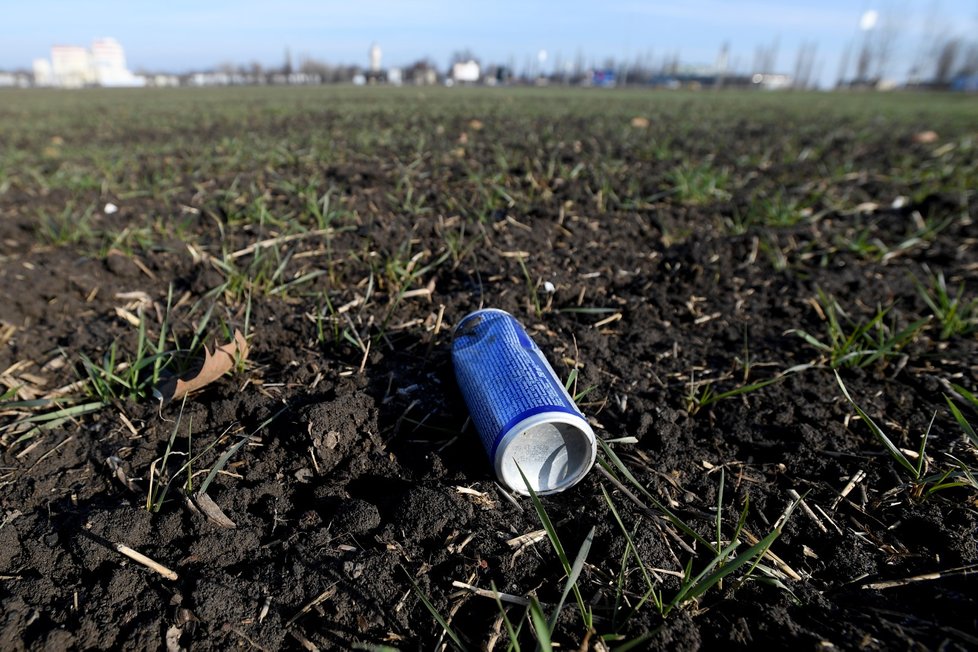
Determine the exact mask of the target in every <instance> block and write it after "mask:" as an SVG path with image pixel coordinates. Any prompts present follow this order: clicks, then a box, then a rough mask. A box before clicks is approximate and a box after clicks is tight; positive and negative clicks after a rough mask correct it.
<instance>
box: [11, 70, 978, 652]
mask: <svg viewBox="0 0 978 652" xmlns="http://www.w3.org/2000/svg"><path fill="white" fill-rule="evenodd" d="M976 116H978V103H976V98H974V97H968V96H964V95H941V94H926V95H925V94H919V95H918V94H904V93H894V94H868V93H867V94H859V93H850V94H836V93H746V92H665V91H653V90H642V89H628V90H605V89H565V88H535V89H528V88H494V89H486V88H452V89H445V88H382V87H376V88H374V87H367V88H346V87H323V88H228V89H172V90H162V89H161V90H150V89H145V90H139V91H123V90H120V91H112V92H108V91H94V90H93V91H80V92H55V91H30V92H27V91H24V92H3V93H0V451H2V460H0V500H2V506H3V511H2V513H0V604H2V613H3V616H2V620H0V647H2V648H3V649H11V650H14V649H28V648H30V649H34V648H40V647H44V646H47V647H52V648H63V647H72V648H76V649H90V648H100V649H104V648H109V647H125V648H127V649H143V648H146V649H159V648H160V647H165V648H166V649H168V650H177V649H181V648H185V649H189V648H191V647H192V648H193V649H197V650H210V649H215V650H217V649H220V650H224V649H228V648H230V647H239V646H240V647H249V646H250V647H257V648H259V649H280V648H284V649H293V648H294V649H314V648H318V649H330V648H342V649H347V648H350V647H352V646H361V647H366V648H367V649H386V647H385V646H388V647H393V648H397V649H433V648H439V647H441V646H442V645H446V646H450V647H460V648H473V649H478V648H479V647H480V646H485V647H487V648H489V649H496V650H504V649H513V648H520V647H522V648H524V649H531V648H535V647H536V646H537V645H540V646H542V647H544V648H546V647H547V646H549V645H550V644H551V643H554V644H558V643H559V645H560V647H561V649H578V648H582V649H594V650H604V649H629V645H631V646H632V649H635V648H637V647H649V646H654V647H668V648H670V649H682V650H685V649H696V648H698V647H707V648H721V647H722V648H724V649H729V648H730V647H754V646H762V645H764V644H773V645H777V646H779V647H787V646H792V647H795V646H798V645H801V646H803V647H815V646H821V647H826V646H834V647H839V648H847V649H848V648H857V647H858V648H864V647H865V648H870V649H877V648H878V649H885V648H894V647H897V648H917V647H923V648H937V647H942V646H943V647H945V648H947V649H967V648H974V647H975V646H976V645H978V623H976V617H975V614H976V613H978V604H976V599H975V595H976V592H975V591H974V579H973V578H974V577H975V575H974V571H975V570H978V566H976V564H978V544H976V539H975V531H976V528H978V509H976V507H978V505H976V497H978V480H976V479H975V477H976V472H978V471H976V469H978V437H976V435H975V431H974V426H976V425H978V400H976V399H975V396H974V393H975V392H976V391H978V386H976V384H978V335H976V333H978V282H976V278H978V275H976V273H978V254H976V246H978V241H976V238H975V226H974V222H975V219H976V217H978V204H976V199H978V198H976V188H978V117H976ZM480 307H497V308H502V309H505V310H508V311H510V312H511V313H513V314H514V315H515V316H516V317H517V319H519V320H520V321H521V322H522V323H523V324H524V325H525V326H526V327H527V329H528V330H529V332H530V333H531V335H532V336H533V338H534V339H535V340H536V341H537V343H538V344H539V345H540V346H541V348H542V349H543V351H544V353H545V354H546V355H547V356H548V358H549V359H550V360H551V362H552V363H553V366H554V368H555V369H556V371H557V373H558V375H560V376H561V377H562V378H563V379H565V380H566V381H567V383H568V387H569V388H570V390H571V392H572V393H573V394H574V395H575V396H577V398H578V402H579V404H580V406H581V408H582V410H583V411H584V412H585V414H586V415H587V416H588V417H589V419H590V420H591V422H592V424H593V425H594V427H595V429H596V431H597V432H598V434H599V437H600V438H601V439H602V440H603V442H609V443H602V446H601V448H600V450H599V454H598V458H599V463H598V465H597V466H596V468H595V470H594V471H593V472H592V473H591V474H590V475H589V476H588V477H587V478H586V479H585V481H583V482H582V483H581V484H580V485H578V486H577V487H575V488H573V489H571V490H569V491H567V492H565V493H563V494H560V495H558V496H553V497H548V498H546V499H542V500H533V499H526V498H518V497H513V496H511V495H509V494H508V493H507V492H505V491H504V490H503V489H502V488H501V487H500V486H499V485H497V484H496V483H495V482H494V477H493V476H492V470H491V465H490V464H489V462H488V460H487V459H486V456H485V454H484V453H483V451H482V449H481V447H480V443H479V439H478V437H477V435H476V434H475V433H474V431H473V429H472V427H471V425H470V423H469V421H468V418H467V417H468V415H467V413H466V409H465V406H464V403H463V402H462V400H461V397H460V395H459V392H458V390H457V388H456V386H455V382H454V378H453V375H452V370H451V361H450V354H449V349H450V343H451V327H452V325H453V324H454V323H456V322H457V321H458V320H459V319H460V318H461V317H462V316H463V315H464V314H466V313H467V312H469V311H471V310H474V309H477V308H480ZM235 331H240V333H241V334H242V336H243V339H239V340H238V341H237V344H236V345H235V346H233V347H231V346H228V345H229V343H231V342H234V341H235V339H234V333H235ZM245 341H246V342H247V346H245V344H244V342H245ZM221 345H226V346H227V348H226V349H225V350H226V351H229V354H224V353H220V352H218V353H216V354H214V352H215V348H216V347H217V346H221ZM205 347H206V348H207V352H206V353H205ZM212 354H214V355H216V356H217V357H220V356H222V355H223V356H225V358H226V360H227V361H228V364H227V367H228V368H227V370H226V373H223V374H222V373H221V372H224V371H225V368H218V369H217V371H216V372H215V373H210V372H211V371H214V368H213V363H209V364H204V360H205V355H206V356H211V355H212ZM202 364H203V369H202V368H201V365H202ZM178 379H181V380H182V381H184V382H187V381H193V382H192V387H193V389H194V391H192V392H191V393H190V395H189V396H188V397H187V398H186V400H183V399H181V398H171V397H172V395H173V394H174V388H177V389H179V388H180V387H185V386H186V385H181V384H180V383H178V382H177V380H178ZM161 397H162V400H161ZM119 545H122V546H124V547H126V548H125V549H126V550H128V549H134V550H136V551H138V552H139V553H142V554H143V555H145V556H146V557H148V558H149V559H150V560H152V561H147V560H146V559H143V560H141V561H140V560H133V559H132V558H131V557H127V556H125V554H123V553H121V552H120V551H119V550H120V549H119V547H118V546H119ZM154 563H155V566H154Z"/></svg>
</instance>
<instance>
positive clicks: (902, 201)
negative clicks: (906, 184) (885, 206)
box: [890, 195, 910, 210]
mask: <svg viewBox="0 0 978 652" xmlns="http://www.w3.org/2000/svg"><path fill="white" fill-rule="evenodd" d="M909 201H910V200H909V199H908V198H906V197H904V196H903V195H900V196H899V197H897V198H896V199H894V200H893V203H892V204H890V208H892V209H893V210H900V209H901V208H903V207H904V206H906V205H907V202H909Z"/></svg>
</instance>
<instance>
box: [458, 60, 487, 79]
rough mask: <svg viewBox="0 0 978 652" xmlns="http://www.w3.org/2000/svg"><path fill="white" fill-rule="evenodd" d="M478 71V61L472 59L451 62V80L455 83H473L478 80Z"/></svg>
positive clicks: (479, 70) (479, 71)
mask: <svg viewBox="0 0 978 652" xmlns="http://www.w3.org/2000/svg"><path fill="white" fill-rule="evenodd" d="M480 73H481V69H480V67H479V62H478V61H475V60H473V59H469V60H468V61H456V62H455V63H453V64H452V81H454V82H455V83H457V84H474V83H475V82H477V81H479V77H480Z"/></svg>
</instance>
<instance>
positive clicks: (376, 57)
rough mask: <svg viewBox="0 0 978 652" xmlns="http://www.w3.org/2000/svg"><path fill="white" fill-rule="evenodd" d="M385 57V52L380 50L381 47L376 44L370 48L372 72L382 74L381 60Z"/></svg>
mask: <svg viewBox="0 0 978 652" xmlns="http://www.w3.org/2000/svg"><path fill="white" fill-rule="evenodd" d="M382 56H383V52H381V50H380V46H379V45H377V44H376V43H374V44H373V45H371V46H370V72H372V73H375V74H376V73H378V72H380V60H381V57H382Z"/></svg>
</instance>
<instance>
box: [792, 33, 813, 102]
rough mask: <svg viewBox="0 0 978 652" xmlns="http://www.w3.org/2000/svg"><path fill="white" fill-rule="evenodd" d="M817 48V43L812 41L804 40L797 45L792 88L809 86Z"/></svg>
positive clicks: (799, 88)
mask: <svg viewBox="0 0 978 652" xmlns="http://www.w3.org/2000/svg"><path fill="white" fill-rule="evenodd" d="M817 50H818V44H816V43H814V42H811V43H809V42H808V41H804V42H802V44H801V45H799V46H798V56H797V57H796V59H795V75H794V84H793V86H794V88H796V89H798V90H805V89H807V88H809V86H810V84H811V80H812V69H813V68H814V66H815V53H816V51H817Z"/></svg>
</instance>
